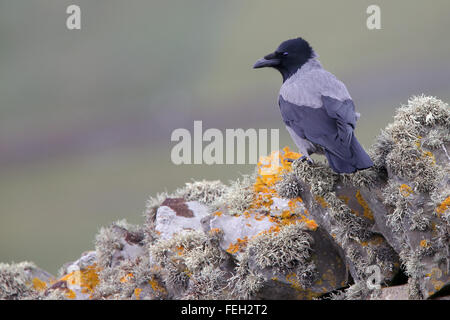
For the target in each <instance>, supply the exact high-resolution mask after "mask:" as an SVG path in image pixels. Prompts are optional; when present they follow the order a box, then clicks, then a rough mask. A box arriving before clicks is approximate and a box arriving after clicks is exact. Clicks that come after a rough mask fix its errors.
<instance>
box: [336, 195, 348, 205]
mask: <svg viewBox="0 0 450 320" xmlns="http://www.w3.org/2000/svg"><path fill="white" fill-rule="evenodd" d="M338 198H339V199H341V200H342V201H344V202H345V204H347V205H348V202H349V201H350V198H349V197H348V196H345V195H342V196H339V197H338Z"/></svg>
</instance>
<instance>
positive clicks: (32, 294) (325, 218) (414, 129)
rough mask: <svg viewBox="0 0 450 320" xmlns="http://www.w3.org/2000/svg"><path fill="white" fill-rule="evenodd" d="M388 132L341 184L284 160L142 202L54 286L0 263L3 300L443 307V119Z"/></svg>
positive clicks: (400, 119)
mask: <svg viewBox="0 0 450 320" xmlns="http://www.w3.org/2000/svg"><path fill="white" fill-rule="evenodd" d="M394 120H395V121H394V122H393V123H392V124H390V125H389V126H388V127H387V128H386V130H384V131H382V133H381V134H380V136H379V137H378V138H377V140H376V143H375V144H374V146H373V147H372V148H371V150H370V151H369V153H370V155H371V157H372V159H373V160H374V164H375V165H374V167H372V168H370V169H367V170H363V171H359V172H356V173H354V174H341V175H338V174H336V173H334V172H333V171H332V170H331V169H330V168H329V167H328V165H327V164H326V163H320V162H316V163H315V164H308V163H305V162H302V161H298V160H295V159H298V158H299V157H300V154H298V153H295V152H292V151H290V150H289V149H288V148H284V149H283V150H280V151H277V152H274V153H272V154H271V155H270V156H267V157H262V158H261V159H260V161H259V163H258V165H257V168H256V169H257V170H256V172H255V173H254V174H252V175H243V176H242V177H240V178H239V179H236V180H234V181H231V182H230V183H229V184H228V185H226V184H223V183H221V182H220V181H195V182H193V183H188V184H186V185H185V186H184V187H183V188H181V189H177V190H176V191H175V192H174V193H172V194H167V193H162V194H158V195H157V196H156V197H153V198H151V199H149V201H148V202H147V210H146V213H145V222H144V224H143V225H142V226H134V225H131V224H128V223H127V222H126V221H124V220H122V221H117V222H115V223H113V224H112V225H110V226H108V227H105V228H101V229H100V232H99V233H98V235H97V236H96V240H95V251H88V252H86V253H84V254H82V256H81V257H80V258H79V259H78V260H76V261H74V262H71V263H68V264H66V265H65V266H64V267H63V268H62V269H61V276H60V277H59V278H58V279H57V280H55V279H54V278H53V277H52V276H51V275H50V274H48V273H46V272H45V271H43V270H41V269H39V268H37V267H36V266H35V265H33V264H31V263H20V264H0V298H2V299H134V300H138V299H139V300H140V299H316V298H317V299H322V298H323V299H347V300H353V299H372V300H376V299H381V300H391V299H395V300H399V299H448V288H449V287H450V273H449V269H450V267H449V266H450V253H449V252H450V236H449V235H450V178H449V171H450V168H449V164H450V156H449V149H450V111H449V109H448V105H447V104H444V103H443V102H442V101H440V100H437V99H435V98H432V97H425V96H421V97H414V98H412V99H411V100H410V101H409V102H408V105H407V106H404V107H401V108H400V109H399V110H398V112H397V115H396V116H395V119H394ZM292 160H295V161H294V162H293V163H292ZM404 277H407V278H408V280H407V284H406V283H405V282H406V280H405V281H403V278H404Z"/></svg>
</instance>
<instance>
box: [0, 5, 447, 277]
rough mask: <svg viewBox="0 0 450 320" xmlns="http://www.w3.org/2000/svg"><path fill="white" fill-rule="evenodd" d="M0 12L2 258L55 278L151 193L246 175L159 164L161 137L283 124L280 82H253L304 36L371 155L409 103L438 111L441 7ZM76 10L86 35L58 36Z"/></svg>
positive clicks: (270, 78) (162, 160) (34, 8)
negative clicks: (418, 99) (335, 80)
mask: <svg viewBox="0 0 450 320" xmlns="http://www.w3.org/2000/svg"><path fill="white" fill-rule="evenodd" d="M373 3H374V2H373V1H364V0H353V1H332V0H330V1H312V0H311V1H299V0H296V1H262V0H252V1H250V0H244V1H243V0H227V1H211V0H190V1H185V0H177V1H175V0H164V1H162V0H161V1H148V0H145V1H144V0H140V1H138V0H129V1H122V0H96V1H89V0H77V1H75V0H73V1H62V0H58V1H57V0H33V1H31V0H29V1H10V0H0V45H1V49H0V71H1V72H0V261H2V262H11V261H16V262H18V261H22V260H32V261H34V262H36V263H37V264H38V265H39V266H41V267H43V268H45V269H47V270H48V271H50V272H53V273H55V272H56V270H57V269H58V268H59V267H60V266H61V265H62V264H63V263H64V262H67V261H69V260H73V259H76V258H77V257H79V255H80V253H81V252H83V251H85V250H89V249H92V248H93V240H94V238H95V234H96V233H97V231H98V229H99V228H100V227H101V226H103V225H107V224H109V223H111V222H113V221H115V220H117V219H121V218H126V219H127V220H128V221H130V222H132V223H142V222H143V217H142V213H143V211H144V208H145V201H146V199H147V198H148V196H149V195H152V194H155V193H157V192H160V191H164V190H167V191H172V190H174V189H175V188H176V187H179V186H182V185H184V183H185V182H189V181H191V180H192V179H196V180H197V179H221V180H223V181H225V182H226V181H228V180H229V179H232V178H235V177H237V176H238V175H239V173H248V172H251V171H252V169H253V166H252V165H213V166H207V165H183V166H175V165H173V164H172V163H171V161H170V151H171V148H172V147H173V145H174V143H171V142H170V135H171V132H172V131H173V130H174V129H176V128H187V129H189V130H192V128H193V121H194V120H202V121H203V128H204V129H206V128H221V129H223V128H245V129H246V128H280V134H281V141H280V146H281V147H282V146H284V145H289V146H291V147H292V148H293V147H294V144H293V142H292V141H291V140H290V139H289V137H288V135H287V133H286V131H285V129H284V126H283V123H282V121H281V118H280V114H279V110H278V106H277V104H276V101H277V95H278V90H279V86H280V84H281V77H280V75H279V74H277V73H276V72H275V71H273V70H252V68H251V67H252V65H253V63H254V62H255V61H256V60H257V59H258V58H260V57H262V56H263V55H265V54H267V53H269V52H272V51H273V50H274V49H275V48H276V47H277V46H278V44H279V43H280V42H281V41H283V40H286V39H289V38H293V37H297V36H303V37H304V38H305V39H307V40H308V41H309V42H310V43H311V45H312V46H313V47H314V48H315V50H316V52H317V53H318V54H319V56H320V58H319V59H320V61H321V62H322V64H323V65H324V67H325V68H327V69H328V70H329V71H331V72H333V73H335V74H336V75H337V76H338V77H339V78H340V79H341V80H343V81H344V82H345V83H346V85H347V87H348V89H349V91H350V93H351V95H352V96H353V98H354V101H355V104H356V107H357V109H358V111H359V112H360V113H361V114H362V117H361V119H360V121H359V122H358V128H357V136H358V138H359V140H360V141H361V142H362V143H363V145H364V146H365V147H366V148H368V147H369V146H370V145H371V144H372V142H373V139H374V138H375V137H376V135H377V134H378V133H379V131H380V129H381V128H384V127H385V126H386V124H387V123H389V122H390V121H391V120H392V116H393V114H394V110H395V108H396V107H398V106H399V105H401V104H402V103H406V102H407V99H408V98H409V97H410V96H411V95H414V94H421V93H425V94H431V95H435V96H438V97H439V98H441V99H443V100H445V101H450V90H449V89H450V81H449V80H450V59H449V58H450V42H449V41H448V32H449V30H450V20H449V18H448V17H449V13H450V2H449V1H448V0H440V1H439V0H435V1H432V2H430V1H429V2H426V1H410V0H408V1H406V0H405V1H381V0H379V1H376V4H378V5H379V6H380V7H381V20H382V29H381V30H374V31H370V30H368V29H367V28H366V19H367V14H366V8H367V7H368V6H369V5H370V4H373ZM70 4H77V5H79V6H80V7H81V11H82V15H81V20H82V29H81V30H79V31H69V30H67V28H66V18H67V14H66V8H67V6H68V5H70Z"/></svg>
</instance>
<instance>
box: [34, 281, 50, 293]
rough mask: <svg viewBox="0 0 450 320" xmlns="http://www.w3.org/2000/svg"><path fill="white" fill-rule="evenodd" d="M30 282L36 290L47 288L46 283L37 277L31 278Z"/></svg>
mask: <svg viewBox="0 0 450 320" xmlns="http://www.w3.org/2000/svg"><path fill="white" fill-rule="evenodd" d="M32 283H33V288H34V289H35V290H37V291H44V290H45V289H47V283H46V282H45V281H42V280H41V279H39V278H33V280H32Z"/></svg>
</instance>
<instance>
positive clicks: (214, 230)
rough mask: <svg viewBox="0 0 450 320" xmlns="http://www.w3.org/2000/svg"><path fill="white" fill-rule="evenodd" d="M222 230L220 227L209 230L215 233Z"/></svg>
mask: <svg viewBox="0 0 450 320" xmlns="http://www.w3.org/2000/svg"><path fill="white" fill-rule="evenodd" d="M221 231H222V229H220V228H212V229H211V230H209V233H211V234H215V233H220V232H221Z"/></svg>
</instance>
